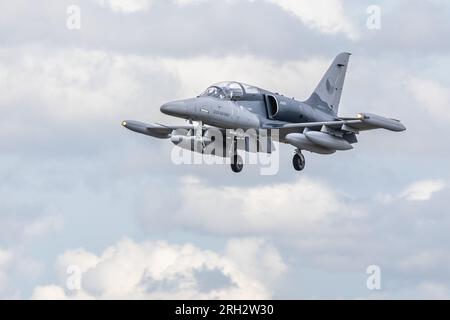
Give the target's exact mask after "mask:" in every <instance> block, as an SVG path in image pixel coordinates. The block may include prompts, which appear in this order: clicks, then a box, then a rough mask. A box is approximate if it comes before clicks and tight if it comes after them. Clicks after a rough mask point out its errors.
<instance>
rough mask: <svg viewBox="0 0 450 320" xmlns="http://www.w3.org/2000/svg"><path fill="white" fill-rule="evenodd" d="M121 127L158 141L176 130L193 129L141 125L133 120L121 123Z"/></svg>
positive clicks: (152, 124) (177, 126)
mask: <svg viewBox="0 0 450 320" xmlns="http://www.w3.org/2000/svg"><path fill="white" fill-rule="evenodd" d="M122 126H124V127H125V128H127V129H129V130H131V131H134V132H138V133H142V134H146V135H148V136H152V137H155V138H159V139H168V138H169V137H170V134H171V133H172V131H173V130H176V129H186V130H191V129H195V126H194V125H193V124H187V125H175V126H167V125H163V124H159V123H143V122H139V121H134V120H125V121H122Z"/></svg>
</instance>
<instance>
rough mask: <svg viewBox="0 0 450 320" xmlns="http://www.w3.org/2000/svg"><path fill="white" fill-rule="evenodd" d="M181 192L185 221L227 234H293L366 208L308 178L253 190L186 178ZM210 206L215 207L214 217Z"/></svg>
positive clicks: (355, 214)
mask: <svg viewBox="0 0 450 320" xmlns="http://www.w3.org/2000/svg"><path fill="white" fill-rule="evenodd" d="M180 194H181V197H182V201H181V202H182V203H183V204H182V208H181V211H180V213H179V214H180V217H179V218H178V219H180V221H181V223H184V224H187V225H189V224H191V225H196V226H201V227H203V228H204V229H206V230H209V231H210V232H218V233H226V234H230V233H231V234H236V233H238V234H239V233H257V234H261V235H262V234H265V233H269V234H284V235H292V234H297V233H298V232H300V231H305V232H309V231H311V230H313V229H314V228H315V227H318V228H319V227H320V226H323V225H327V224H330V223H332V222H333V221H335V220H339V219H342V218H344V219H345V218H347V217H355V216H360V215H364V210H362V209H360V208H357V207H352V206H350V205H348V204H346V203H345V202H344V201H343V200H342V199H341V197H340V195H338V194H337V193H336V192H335V191H334V190H333V189H331V188H330V187H329V186H327V185H326V184H325V183H320V182H317V181H315V180H313V179H310V178H307V177H302V178H299V179H298V180H297V181H295V182H294V183H279V184H273V185H267V186H257V187H253V188H248V187H215V186H210V185H206V184H204V183H202V182H201V181H199V180H197V179H195V178H184V179H183V181H182V187H181V190H180ZM210 208H215V209H214V214H212V212H211V210H210Z"/></svg>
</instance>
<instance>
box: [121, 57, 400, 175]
mask: <svg viewBox="0 0 450 320" xmlns="http://www.w3.org/2000/svg"><path fill="white" fill-rule="evenodd" d="M349 58H350V53H345V52H344V53H341V54H339V55H338V56H337V57H336V58H335V59H334V60H333V62H332V64H331V66H330V67H329V69H328V70H327V72H326V73H325V75H324V76H323V78H322V79H321V80H320V82H319V84H318V85H317V88H316V89H315V90H314V92H313V93H312V95H311V96H310V97H309V98H308V99H307V100H305V101H297V100H295V99H294V98H290V97H286V96H283V95H281V94H278V93H273V92H270V91H267V90H264V89H260V88H257V87H254V86H251V85H247V84H244V83H240V82H235V81H229V82H221V83H218V84H215V85H212V86H210V87H209V88H207V89H206V91H205V92H203V93H202V94H201V95H199V96H197V97H195V98H191V99H186V100H181V101H174V102H169V103H166V104H164V105H163V106H161V109H160V110H161V112H163V113H165V114H167V115H170V116H174V117H179V118H184V119H186V120H187V123H186V125H177V126H170V125H162V124H146V123H142V122H138V121H132V120H126V121H123V122H122V125H123V126H124V127H125V128H127V129H130V130H132V131H135V132H138V133H142V134H145V135H149V136H152V137H156V138H160V139H170V140H171V141H172V142H173V143H174V144H176V145H178V146H180V147H182V148H185V149H188V150H190V151H193V152H200V153H202V152H203V151H204V150H205V148H206V147H207V146H208V145H209V144H210V143H214V142H215V141H214V139H211V137H210V135H208V131H209V130H211V129H215V130H216V131H217V130H219V131H220V132H223V133H224V135H225V132H232V133H231V134H227V137H226V138H224V140H222V142H223V152H216V153H215V154H214V155H216V156H222V157H230V159H231V169H232V170H233V171H234V172H241V171H242V168H243V159H242V157H241V156H240V155H239V154H238V152H237V151H238V150H245V151H247V152H265V153H271V151H272V150H273V144H272V143H271V142H269V144H268V145H267V143H266V146H267V147H266V148H260V147H258V148H256V149H254V148H253V149H251V148H250V147H249V145H250V144H249V143H248V139H256V140H257V141H259V140H261V137H262V136H263V135H264V136H265V137H266V138H267V137H269V138H270V137H273V136H274V135H273V134H271V132H273V131H274V130H276V132H277V136H278V140H279V142H281V143H286V144H290V145H292V146H294V147H295V148H296V149H295V154H294V157H293V161H292V162H293V166H294V168H295V170H297V171H301V170H303V169H304V167H305V157H304V156H303V154H302V151H309V152H314V153H318V154H332V153H335V152H336V151H337V150H350V149H352V148H353V146H352V145H353V144H355V143H357V142H358V140H357V138H356V135H357V134H359V132H360V131H364V130H372V129H380V128H381V129H386V130H390V131H397V132H399V131H404V130H405V129H406V128H405V126H404V125H403V124H401V123H400V121H399V120H395V119H391V118H385V117H382V116H379V115H375V114H371V113H359V114H357V116H356V117H352V118H350V117H339V116H338V110H339V101H340V99H341V94H342V88H343V85H344V79H345V74H346V71H347V65H348V62H349ZM236 129H242V130H236ZM248 129H252V130H250V131H252V132H253V134H245V130H247V131H248ZM255 133H256V134H255ZM266 140H267V139H266ZM239 141H244V143H238V142H239ZM199 146H200V147H199ZM258 146H259V144H258Z"/></svg>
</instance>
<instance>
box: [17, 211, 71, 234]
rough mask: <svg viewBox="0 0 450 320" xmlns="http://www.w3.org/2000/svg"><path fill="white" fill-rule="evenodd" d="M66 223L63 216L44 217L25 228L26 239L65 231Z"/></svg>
mask: <svg viewBox="0 0 450 320" xmlns="http://www.w3.org/2000/svg"><path fill="white" fill-rule="evenodd" d="M63 226H64V222H63V218H62V217H61V216H44V217H40V218H38V219H36V220H34V221H32V222H31V223H29V224H27V225H25V226H24V229H23V235H24V237H27V238H28V237H39V236H43V235H47V234H48V233H50V232H55V231H56V232H57V231H61V230H62V229H63Z"/></svg>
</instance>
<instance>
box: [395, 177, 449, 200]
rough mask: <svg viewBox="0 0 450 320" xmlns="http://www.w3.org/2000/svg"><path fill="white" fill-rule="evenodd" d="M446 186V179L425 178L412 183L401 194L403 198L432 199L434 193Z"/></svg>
mask: <svg viewBox="0 0 450 320" xmlns="http://www.w3.org/2000/svg"><path fill="white" fill-rule="evenodd" d="M445 186H446V183H445V181H444V180H423V181H418V182H415V183H413V184H411V185H410V186H409V187H407V188H406V189H405V190H404V191H403V192H402V193H401V194H400V197H401V198H405V199H407V200H411V201H426V200H430V199H431V197H432V196H433V194H434V193H436V192H439V191H441V190H442V189H443V188H444V187H445Z"/></svg>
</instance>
